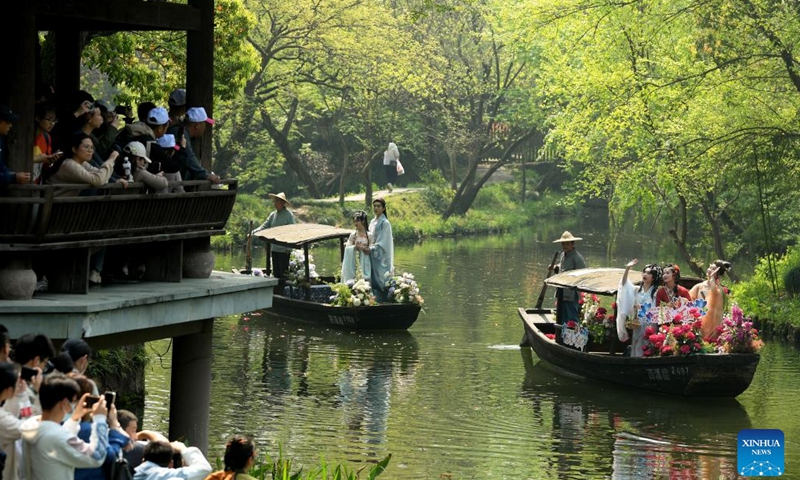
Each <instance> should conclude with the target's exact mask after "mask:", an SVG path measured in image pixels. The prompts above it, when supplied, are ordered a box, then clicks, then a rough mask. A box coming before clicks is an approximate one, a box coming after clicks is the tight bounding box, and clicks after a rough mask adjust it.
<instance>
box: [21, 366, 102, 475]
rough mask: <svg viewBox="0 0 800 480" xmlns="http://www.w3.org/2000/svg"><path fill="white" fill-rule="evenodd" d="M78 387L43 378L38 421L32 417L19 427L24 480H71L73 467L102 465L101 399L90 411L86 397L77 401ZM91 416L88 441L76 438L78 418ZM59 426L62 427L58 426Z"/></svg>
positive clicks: (58, 377)
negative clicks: (89, 414)
mask: <svg viewBox="0 0 800 480" xmlns="http://www.w3.org/2000/svg"><path fill="white" fill-rule="evenodd" d="M79 393H80V387H79V386H78V383H77V382H76V381H75V380H73V379H72V378H69V377H67V376H66V375H63V374H61V373H51V374H49V375H47V376H46V377H45V379H44V381H43V382H42V386H41V387H40V389H39V399H40V401H41V404H42V416H41V418H37V417H32V418H29V419H28V420H26V421H25V422H23V424H22V426H21V427H20V431H21V432H22V439H23V441H24V447H23V469H24V470H23V471H24V472H25V478H26V479H28V480H73V479H74V478H75V468H96V467H99V466H101V465H102V464H103V461H104V460H105V458H106V450H107V447H108V422H107V421H106V416H107V414H108V409H107V408H106V401H105V398H104V397H103V396H101V397H100V400H99V401H98V402H97V403H95V404H94V405H93V406H92V407H91V408H88V407H87V406H86V399H87V397H88V396H89V394H88V393H87V394H84V395H83V396H81V397H80V399H79V398H78V395H79ZM87 413H91V414H92V420H93V421H92V431H91V434H90V440H89V442H88V443H87V442H84V441H83V440H81V439H80V438H78V436H77V432H78V430H79V428H80V424H79V422H80V419H81V418H82V417H84V416H85V415H86V414H87ZM62 424H63V425H62Z"/></svg>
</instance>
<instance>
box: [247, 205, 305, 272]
mask: <svg viewBox="0 0 800 480" xmlns="http://www.w3.org/2000/svg"><path fill="white" fill-rule="evenodd" d="M269 196H270V197H272V204H273V205H274V206H275V211H274V212H272V213H270V214H269V217H268V218H267V221H266V222H264V223H262V224H261V226H260V227H258V228H256V229H255V230H253V231H252V232H251V235H252V234H255V233H258V232H260V231H261V230H264V229H267V228H272V227H280V226H282V225H292V224H294V223H296V222H295V220H294V214H293V213H292V212H290V211H289V209H287V208H286V206H287V205H290V206H291V203H289V200H287V199H286V195H284V193H283V192H281V193H278V194H274V193H270V194H269ZM270 250H271V251H272V276H273V277H275V278H282V277H283V273H284V272H285V271H286V269H288V268H289V253H290V252H291V249H290V248H289V247H284V246H283V245H275V244H274V243H273V244H271V245H270Z"/></svg>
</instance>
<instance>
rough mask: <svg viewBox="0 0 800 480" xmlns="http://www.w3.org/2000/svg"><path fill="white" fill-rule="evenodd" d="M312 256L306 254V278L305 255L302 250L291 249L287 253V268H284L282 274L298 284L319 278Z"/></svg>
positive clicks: (312, 281)
mask: <svg viewBox="0 0 800 480" xmlns="http://www.w3.org/2000/svg"><path fill="white" fill-rule="evenodd" d="M313 262H314V257H313V256H311V253H309V254H308V275H309V277H310V278H309V279H307V278H306V255H305V253H304V252H303V250H300V249H296V250H292V252H291V253H290V254H289V268H288V269H287V270H286V272H285V273H284V275H285V276H286V278H287V279H289V280H291V281H293V282H294V283H295V284H296V285H300V284H302V283H309V284H311V283H314V282H315V281H317V279H318V278H319V274H317V271H316V270H317V267H316V265H314V263H313Z"/></svg>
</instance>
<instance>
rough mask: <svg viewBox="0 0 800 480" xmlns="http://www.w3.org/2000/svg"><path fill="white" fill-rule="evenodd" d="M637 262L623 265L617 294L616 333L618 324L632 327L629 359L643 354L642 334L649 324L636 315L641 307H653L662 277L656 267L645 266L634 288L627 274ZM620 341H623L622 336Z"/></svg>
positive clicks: (652, 264)
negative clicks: (640, 279)
mask: <svg viewBox="0 0 800 480" xmlns="http://www.w3.org/2000/svg"><path fill="white" fill-rule="evenodd" d="M638 262H639V261H638V260H637V259H635V258H634V259H633V260H631V261H630V262H628V263H627V264H626V265H625V273H624V274H623V276H622V281H621V282H620V289H619V290H618V292H617V332H618V333H619V329H620V323H623V324H625V323H627V324H630V325H632V327H633V328H632V330H633V334H632V335H631V357H641V356H642V354H643V350H642V347H643V346H644V344H645V342H646V339H645V338H644V332H645V329H647V327H648V325H649V324H647V323H643V322H642V321H641V320H640V319H639V318H638V317H637V315H638V312H639V310H640V309H641V307H642V305H646V304H650V305H653V304H654V303H655V302H656V298H655V296H656V289H657V288H658V284H659V283H660V280H661V275H662V272H661V267H659V266H658V265H656V264H654V263H651V264H649V265H645V267H644V269H642V283H641V285H639V286H638V287H635V286H634V285H633V284H631V283H630V282H629V281H628V272H629V271H630V269H631V267H633V266H634V265H636V264H637V263H638ZM620 340H622V341H624V340H623V339H622V336H620Z"/></svg>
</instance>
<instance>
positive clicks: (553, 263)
mask: <svg viewBox="0 0 800 480" xmlns="http://www.w3.org/2000/svg"><path fill="white" fill-rule="evenodd" d="M559 253H561V252H556V253H554V254H553V261H551V262H550V266H549V267H547V276H545V277H544V278H545V279H547V278H548V277H550V275H552V274H553V269H554V268H555V266H556V260H557V259H558V254H559ZM545 291H547V283H544V282H542V291H541V292H539V299H538V300H536V308H542V302H544V292H545Z"/></svg>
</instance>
